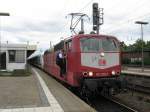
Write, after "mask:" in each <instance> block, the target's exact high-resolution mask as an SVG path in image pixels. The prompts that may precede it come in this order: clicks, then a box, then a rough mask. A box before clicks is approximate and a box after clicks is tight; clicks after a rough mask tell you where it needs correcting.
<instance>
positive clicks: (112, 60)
mask: <svg viewBox="0 0 150 112" xmlns="http://www.w3.org/2000/svg"><path fill="white" fill-rule="evenodd" d="M62 48H64V49H65V54H66V65H65V66H66V73H65V74H64V76H63V77H60V68H59V66H58V65H57V64H56V55H57V52H58V51H59V50H60V49H62ZM44 70H45V71H46V72H48V73H49V74H51V75H53V76H54V77H56V78H57V79H59V80H61V81H64V82H65V83H67V84H68V85H70V86H72V87H77V88H82V87H84V88H85V87H87V88H88V89H89V90H90V91H96V90H98V91H101V90H102V89H104V88H105V87H108V88H114V87H115V88H116V87H119V86H120V84H119V83H118V76H119V75H120V72H121V64H120V48H119V41H118V40H117V38H115V37H113V36H107V35H96V34H79V35H75V36H72V37H71V38H69V39H65V40H63V41H61V42H60V43H58V44H56V45H55V46H54V48H52V49H50V50H47V51H46V52H45V53H44Z"/></svg>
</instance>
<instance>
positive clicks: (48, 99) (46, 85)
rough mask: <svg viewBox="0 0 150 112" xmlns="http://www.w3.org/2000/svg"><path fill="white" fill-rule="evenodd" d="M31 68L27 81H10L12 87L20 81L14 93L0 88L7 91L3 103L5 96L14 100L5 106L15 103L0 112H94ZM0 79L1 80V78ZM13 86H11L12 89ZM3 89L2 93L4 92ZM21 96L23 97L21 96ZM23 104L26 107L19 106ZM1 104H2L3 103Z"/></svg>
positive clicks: (49, 77)
mask: <svg viewBox="0 0 150 112" xmlns="http://www.w3.org/2000/svg"><path fill="white" fill-rule="evenodd" d="M31 68H32V75H31V76H30V78H29V79H26V78H25V79H24V78H23V77H19V78H18V77H17V78H16V77H13V78H14V81H10V82H12V83H11V85H12V84H14V83H15V82H16V80H20V81H19V82H18V83H17V84H16V87H17V88H15V90H16V91H15V90H11V87H10V89H7V87H1V86H0V88H5V89H7V94H6V95H5V98H4V97H3V98H2V99H3V101H5V100H6V99H7V97H9V96H7V95H10V94H12V95H14V96H15V97H13V98H14V99H12V100H13V102H12V100H11V101H8V102H7V101H6V102H7V103H6V105H8V104H10V103H11V104H12V105H13V104H14V102H17V103H16V105H15V106H14V105H13V106H11V104H10V106H8V107H7V108H3V107H0V112H95V109H93V108H92V107H90V106H89V105H88V104H86V103H85V102H84V101H82V100H81V99H80V98H78V97H77V96H75V95H74V94H73V93H72V92H70V91H69V90H68V89H67V88H65V87H64V86H63V85H62V84H60V83H59V82H57V81H56V80H55V79H54V78H52V77H51V76H49V75H48V74H46V73H44V72H43V71H41V70H39V69H37V68H33V67H31ZM33 77H34V78H33ZM0 78H1V80H3V77H0ZM11 78H12V77H11ZM11 78H9V80H11ZM15 78H16V79H15ZM21 82H22V83H21ZM6 85H7V84H6ZM20 85H21V86H20ZM13 86H14V85H12V87H13ZM24 86H25V87H24ZM5 89H4V91H6V90H5ZM8 90H10V91H14V93H10V94H9V93H8V92H10V91H8ZM17 90H18V91H17ZM4 93H5V92H4ZM21 94H23V95H22V96H21ZM18 95H20V96H18ZM32 95H35V96H32ZM0 98H1V97H0ZM18 99H21V100H18ZM16 100H18V101H16ZM30 101H31V102H30ZM25 102H26V105H27V104H28V106H23V105H20V104H21V103H22V104H23V103H25ZM29 102H30V103H29ZM1 103H2V104H3V103H4V102H1ZM35 104H36V105H35Z"/></svg>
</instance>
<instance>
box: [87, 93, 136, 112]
mask: <svg viewBox="0 0 150 112" xmlns="http://www.w3.org/2000/svg"><path fill="white" fill-rule="evenodd" d="M89 102H90V104H91V106H92V107H93V108H95V109H96V110H97V111H98V112H138V111H136V110H135V109H132V108H130V107H128V106H127V105H125V104H122V103H120V102H119V101H117V100H115V99H113V98H110V97H106V96H100V95H98V96H95V97H94V98H92V99H90V100H89Z"/></svg>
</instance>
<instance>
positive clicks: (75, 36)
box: [44, 34, 118, 54]
mask: <svg viewBox="0 0 150 112" xmlns="http://www.w3.org/2000/svg"><path fill="white" fill-rule="evenodd" d="M82 37H107V38H113V39H115V40H117V41H118V39H117V38H116V37H115V36H111V35H102V34H100V35H97V34H77V35H73V36H70V37H68V38H65V39H64V40H61V41H60V42H58V43H57V44H56V45H54V51H57V50H60V49H61V48H62V47H63V46H64V43H65V42H66V41H69V40H71V39H73V38H82ZM48 52H50V49H48V50H46V51H45V53H48ZM45 53H44V54H45Z"/></svg>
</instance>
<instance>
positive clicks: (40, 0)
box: [0, 0, 150, 48]
mask: <svg viewBox="0 0 150 112" xmlns="http://www.w3.org/2000/svg"><path fill="white" fill-rule="evenodd" d="M93 2H98V3H99V7H102V8H104V25H102V26H101V30H100V32H101V33H102V34H110V35H114V36H117V37H118V39H119V40H120V41H125V42H126V43H127V44H130V43H133V42H134V41H135V40H136V39H138V38H139V37H140V26H139V25H136V24H134V22H135V21H137V20H142V21H147V22H150V18H149V17H150V1H149V0H0V12H9V13H10V15H11V16H10V17H0V26H1V36H2V42H3V43H5V42H6V41H9V42H10V43H27V41H29V42H30V44H37V42H39V44H38V46H39V48H41V47H42V48H48V47H49V43H50V41H52V43H53V44H55V43H57V42H58V41H59V40H60V38H61V37H64V38H65V37H68V36H70V35H71V33H70V30H69V23H70V18H69V17H67V18H66V16H67V14H68V13H72V12H82V13H86V14H88V15H89V17H90V18H91V19H90V21H88V20H86V22H85V31H86V33H89V32H90V31H91V30H92V24H91V23H92V22H91V20H92V16H91V15H92V3H93ZM149 35H150V24H148V25H146V26H144V39H145V40H150V39H149Z"/></svg>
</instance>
